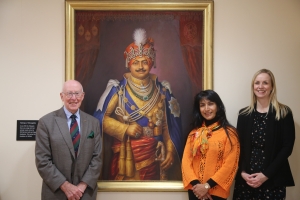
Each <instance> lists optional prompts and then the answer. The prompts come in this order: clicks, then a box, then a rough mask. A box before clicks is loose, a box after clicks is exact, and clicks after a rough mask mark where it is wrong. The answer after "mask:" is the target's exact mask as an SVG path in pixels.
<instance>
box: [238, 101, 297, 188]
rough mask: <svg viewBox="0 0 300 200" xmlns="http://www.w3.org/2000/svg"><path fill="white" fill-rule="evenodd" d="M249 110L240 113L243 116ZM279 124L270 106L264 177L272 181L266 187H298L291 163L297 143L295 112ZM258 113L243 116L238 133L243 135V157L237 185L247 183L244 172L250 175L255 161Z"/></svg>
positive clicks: (240, 162) (241, 138)
mask: <svg viewBox="0 0 300 200" xmlns="http://www.w3.org/2000/svg"><path fill="white" fill-rule="evenodd" d="M244 109H246V108H243V109H241V110H240V113H241V112H242V111H243V110H244ZM288 111H289V112H288V114H287V115H286V117H285V118H283V119H282V118H281V119H280V120H279V121H278V120H276V119H275V115H276V112H275V109H273V108H272V106H270V108H269V112H268V120H267V130H266V143H265V156H266V160H265V163H264V169H265V170H264V171H262V173H263V174H264V175H265V176H267V177H268V178H269V179H268V180H267V181H266V182H264V183H263V185H262V186H274V187H276V186H294V185H295V183H294V179H293V176H292V172H291V169H290V165H289V162H288V157H289V156H290V155H291V154H292V151H293V147H294V142H295V125H294V119H293V114H292V111H291V110H290V109H289V108H288ZM253 118H254V112H252V113H251V114H249V115H245V114H242V115H241V114H239V116H238V122H237V131H238V134H239V139H240V145H241V153H240V160H239V169H238V172H237V175H236V182H237V183H241V182H243V181H244V182H245V180H244V179H243V178H242V176H241V172H242V171H245V172H246V173H247V172H249V168H250V166H249V164H250V157H251V132H252V126H253Z"/></svg>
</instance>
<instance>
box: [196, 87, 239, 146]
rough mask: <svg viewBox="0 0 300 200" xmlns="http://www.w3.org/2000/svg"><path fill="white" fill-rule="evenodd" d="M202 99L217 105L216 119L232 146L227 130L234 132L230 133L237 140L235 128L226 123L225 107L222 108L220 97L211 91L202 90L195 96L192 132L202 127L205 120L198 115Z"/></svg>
mask: <svg viewBox="0 0 300 200" xmlns="http://www.w3.org/2000/svg"><path fill="white" fill-rule="evenodd" d="M203 99H207V100H210V101H212V102H214V103H215V104H216V105H217V109H218V110H217V113H216V118H217V119H218V121H219V123H220V125H221V127H222V128H224V130H225V132H226V135H227V137H228V139H229V141H230V144H231V145H232V142H231V139H230V136H229V133H228V129H231V130H234V131H231V132H232V133H233V134H234V135H235V136H236V137H237V138H238V135H237V131H236V128H235V127H234V126H232V125H231V124H230V123H229V122H228V120H227V118H226V110H225V106H224V104H223V102H222V100H221V98H220V96H219V95H218V94H217V93H216V92H215V91H213V90H203V91H201V92H199V93H198V94H196V96H195V98H194V107H193V122H192V124H191V126H192V130H193V129H197V128H200V127H201V126H202V124H203V122H204V121H205V118H204V117H203V116H202V115H201V113H200V101H201V100H203Z"/></svg>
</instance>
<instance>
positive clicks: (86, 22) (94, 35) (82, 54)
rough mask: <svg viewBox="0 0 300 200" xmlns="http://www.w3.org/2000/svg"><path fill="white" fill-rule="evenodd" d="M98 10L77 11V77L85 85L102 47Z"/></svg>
mask: <svg viewBox="0 0 300 200" xmlns="http://www.w3.org/2000/svg"><path fill="white" fill-rule="evenodd" d="M96 13H97V12H91V11H90V12H86V11H76V24H75V37H76V39H75V41H76V43H75V79H76V80H78V81H79V82H81V84H82V85H83V86H84V85H85V84H86V83H87V81H88V80H89V79H90V78H91V76H92V74H93V71H94V68H95V65H96V61H97V56H98V52H99V47H100V40H99V38H100V37H99V34H100V22H99V19H98V18H96V17H95V15H96Z"/></svg>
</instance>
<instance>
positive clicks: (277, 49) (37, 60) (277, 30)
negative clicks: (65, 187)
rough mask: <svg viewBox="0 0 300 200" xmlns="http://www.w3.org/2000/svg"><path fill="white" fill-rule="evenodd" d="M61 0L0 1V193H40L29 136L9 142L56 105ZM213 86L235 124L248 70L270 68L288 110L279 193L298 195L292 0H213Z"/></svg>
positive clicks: (297, 33) (163, 196)
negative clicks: (24, 123) (288, 140)
mask: <svg viewBox="0 0 300 200" xmlns="http://www.w3.org/2000/svg"><path fill="white" fill-rule="evenodd" d="M64 19H65V16H64V0H43V1H40V0H26V1H25V0H0V68H1V73H0V91H1V96H2V98H1V104H0V108H1V109H0V110H1V113H2V115H1V116H0V121H1V126H2V129H1V130H2V131H1V136H2V137H1V139H0V159H1V164H0V166H1V170H0V200H15V199H24V200H27V199H28V200H29V199H30V200H37V199H40V190H41V178H40V177H39V175H38V173H37V171H36V168H35V164H34V142H31V141H29V142H25V141H19V142H17V141H16V121H17V120H36V119H39V118H40V117H41V116H42V115H44V114H46V113H48V112H50V111H52V110H54V109H57V108H59V107H60V106H61V105H62V104H61V102H60V98H59V91H60V89H61V85H62V83H63V81H64V61H65V55H64V51H65V47H64V45H65V44H64V42H65V30H64V27H65V24H64ZM214 22H215V26H214V89H215V90H216V91H217V92H218V93H219V94H220V96H221V98H222V100H223V101H224V103H225V105H226V108H227V114H228V118H229V120H230V121H231V122H232V123H233V124H234V125H235V123H236V118H237V112H238V110H239V109H240V108H241V107H243V106H246V105H248V103H249V99H250V81H251V78H252V75H253V74H254V72H256V71H257V70H259V69H261V68H268V69H270V70H272V71H273V72H274V74H275V77H276V81H277V87H278V99H279V100H280V101H281V102H283V103H285V104H287V105H289V106H290V107H291V108H292V110H293V113H294V119H295V125H296V132H297V138H296V144H295V148H294V152H293V154H292V156H291V157H290V163H291V167H292V171H293V174H294V179H295V181H296V185H297V186H295V187H292V188H289V189H288V195H287V200H296V199H299V197H300V192H299V189H300V186H299V185H300V172H298V171H297V169H299V167H300V160H297V158H299V154H300V153H299V152H300V147H299V145H300V139H299V137H298V133H299V131H300V106H299V100H300V98H299V97H300V91H299V86H300V68H299V63H300V54H299V53H300V23H299V22H300V1H299V0H272V1H261V0H251V1H241V0H226V1H225V0H216V1H215V19H214ZM121 198H122V199H125V200H129V199H130V200H135V199H145V200H148V199H149V200H150V199H157V200H168V199H170V200H171V199H172V200H185V199H187V195H186V193H183V192H172V193H169V192H155V193H141V192H133V193H121V192H118V193H107V192H105V193H99V195H98V199H121Z"/></svg>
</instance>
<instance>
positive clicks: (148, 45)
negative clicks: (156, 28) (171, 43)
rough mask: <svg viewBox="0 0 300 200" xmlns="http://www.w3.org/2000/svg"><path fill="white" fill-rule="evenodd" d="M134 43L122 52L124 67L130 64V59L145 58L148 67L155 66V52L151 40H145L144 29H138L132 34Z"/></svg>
mask: <svg viewBox="0 0 300 200" xmlns="http://www.w3.org/2000/svg"><path fill="white" fill-rule="evenodd" d="M133 39H134V42H133V43H131V44H130V45H129V46H128V47H127V48H126V49H125V51H124V57H125V60H126V61H125V62H126V63H125V66H126V68H128V65H130V64H131V62H132V59H134V58H136V57H146V58H147V60H148V63H149V65H150V66H152V65H153V66H154V68H155V67H156V66H155V50H154V47H153V45H154V42H153V39H152V38H147V35H146V31H145V29H142V28H138V29H136V30H135V31H134V33H133Z"/></svg>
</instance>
